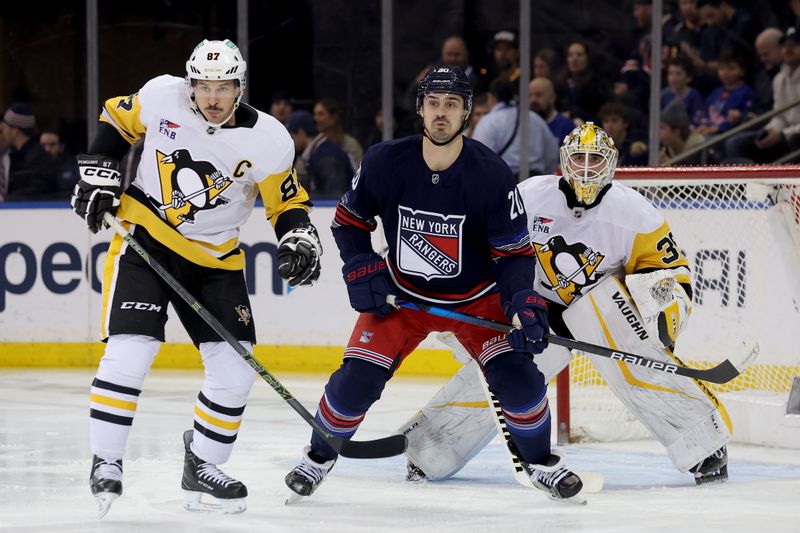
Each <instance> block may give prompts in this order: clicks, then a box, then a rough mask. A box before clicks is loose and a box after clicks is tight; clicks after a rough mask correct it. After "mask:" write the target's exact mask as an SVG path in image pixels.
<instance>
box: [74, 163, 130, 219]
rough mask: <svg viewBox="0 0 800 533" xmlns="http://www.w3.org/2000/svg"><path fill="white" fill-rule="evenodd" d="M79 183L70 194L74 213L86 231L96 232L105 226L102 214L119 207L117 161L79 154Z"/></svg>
mask: <svg viewBox="0 0 800 533" xmlns="http://www.w3.org/2000/svg"><path fill="white" fill-rule="evenodd" d="M77 162H78V170H79V172H80V180H78V183H76V184H75V188H74V189H73V191H72V198H71V199H70V205H72V209H73V211H75V213H76V214H77V215H78V216H79V217H81V218H82V219H84V220H85V221H86V225H87V226H89V230H90V231H91V232H92V233H97V232H98V231H99V230H100V229H102V228H103V227H104V224H103V215H104V214H105V213H106V212H108V213H111V214H112V215H113V214H114V213H115V212H116V210H117V207H118V206H119V197H120V195H121V194H122V180H121V175H120V173H119V170H118V168H119V162H118V161H117V160H116V159H113V158H111V157H107V156H103V155H79V156H78V157H77Z"/></svg>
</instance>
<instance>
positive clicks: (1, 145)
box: [0, 120, 11, 202]
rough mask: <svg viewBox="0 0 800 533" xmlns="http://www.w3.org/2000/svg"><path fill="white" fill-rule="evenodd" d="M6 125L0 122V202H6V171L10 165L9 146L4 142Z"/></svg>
mask: <svg viewBox="0 0 800 533" xmlns="http://www.w3.org/2000/svg"><path fill="white" fill-rule="evenodd" d="M5 128H6V123H5V122H3V121H2V120H0V202H5V201H6V194H8V170H9V167H10V165H11V157H9V152H10V150H9V148H10V146H11V144H10V143H9V142H8V141H7V140H6V135H5Z"/></svg>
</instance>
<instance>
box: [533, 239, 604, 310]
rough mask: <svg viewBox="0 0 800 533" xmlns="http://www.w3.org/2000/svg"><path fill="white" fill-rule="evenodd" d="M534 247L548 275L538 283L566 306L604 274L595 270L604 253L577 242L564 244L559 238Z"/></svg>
mask: <svg viewBox="0 0 800 533" xmlns="http://www.w3.org/2000/svg"><path fill="white" fill-rule="evenodd" d="M533 247H534V249H535V250H536V256H537V257H538V259H539V264H540V265H541V267H542V270H543V271H544V273H545V276H547V280H541V281H540V283H541V284H542V286H544V287H545V288H547V289H549V290H551V291H554V292H555V293H556V294H558V296H559V297H560V298H561V299H562V300H563V301H564V303H565V304H566V305H569V304H570V303H571V302H572V300H574V299H575V298H576V297H578V296H580V295H581V294H583V290H584V288H585V287H587V286H591V285H594V284H595V283H597V282H598V281H600V278H602V276H603V274H604V273H605V271H603V270H598V269H597V268H598V267H599V266H600V264H601V263H602V262H603V259H605V256H604V255H603V254H600V253H598V252H595V251H594V250H592V249H591V248H590V247H588V246H586V245H585V244H583V243H580V242H577V243H575V244H567V242H566V241H565V240H564V237H562V236H561V235H555V236H553V237H551V238H550V239H549V240H548V241H547V242H546V243H545V244H538V243H533Z"/></svg>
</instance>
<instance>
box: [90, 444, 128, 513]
mask: <svg viewBox="0 0 800 533" xmlns="http://www.w3.org/2000/svg"><path fill="white" fill-rule="evenodd" d="M89 488H90V489H91V490H92V494H94V497H95V498H96V500H97V511H98V512H97V518H98V519H100V518H103V517H104V516H105V515H106V513H107V512H108V510H109V509H110V508H111V504H112V503H113V502H114V500H116V499H117V498H119V497H120V496H121V495H122V459H117V460H114V459H104V458H102V457H97V456H96V455H95V456H94V457H93V458H92V471H91V473H90V474H89Z"/></svg>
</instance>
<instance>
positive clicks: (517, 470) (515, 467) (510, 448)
mask: <svg viewBox="0 0 800 533" xmlns="http://www.w3.org/2000/svg"><path fill="white" fill-rule="evenodd" d="M436 338H437V339H439V340H440V341H441V342H443V343H445V344H446V345H447V346H448V347H449V348H450V349H451V350H453V351H459V352H462V353H464V354H466V355H467V357H470V355H469V354H468V353H467V352H466V351H465V350H464V347H463V346H461V343H460V342H458V339H456V338H455V335H453V334H452V333H440V334H438V335H437V336H436ZM475 372H476V374H477V375H478V381H480V384H481V387H482V388H483V394H484V395H485V396H486V401H487V402H488V404H489V409H490V410H491V412H492V415H494V416H492V419H493V420H494V423H495V426H497V430H498V431H499V432H500V435H501V436H502V437H503V440H504V442H505V449H506V452H507V453H508V458H509V460H510V461H511V472H512V473H513V474H514V479H515V480H516V482H517V483H519V484H520V485H522V486H523V487H528V488H531V489H533V488H536V487H534V485H533V482H532V481H531V471H530V470H529V469H528V468H527V465H526V464H525V463H524V462H522V460H521V459H520V458H519V456H518V455H517V454H516V453H515V452H514V449H515V448H516V446H514V442H513V441H512V440H511V433H509V432H508V425H506V417H505V416H504V415H503V409H502V408H501V407H500V400H498V399H497V397H496V396H495V395H494V393H492V391H490V390H489V385H488V384H487V383H486V378H485V377H484V376H483V372H481V369H480V366H479V365H477V364H476V365H475ZM576 474H577V475H578V477H579V478H581V482H583V489H581V492H582V493H583V492H585V493H587V494H589V493H593V492H600V490H601V489H602V488H603V481H604V478H603V474H602V473H601V472H576ZM537 490H539V489H537Z"/></svg>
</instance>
